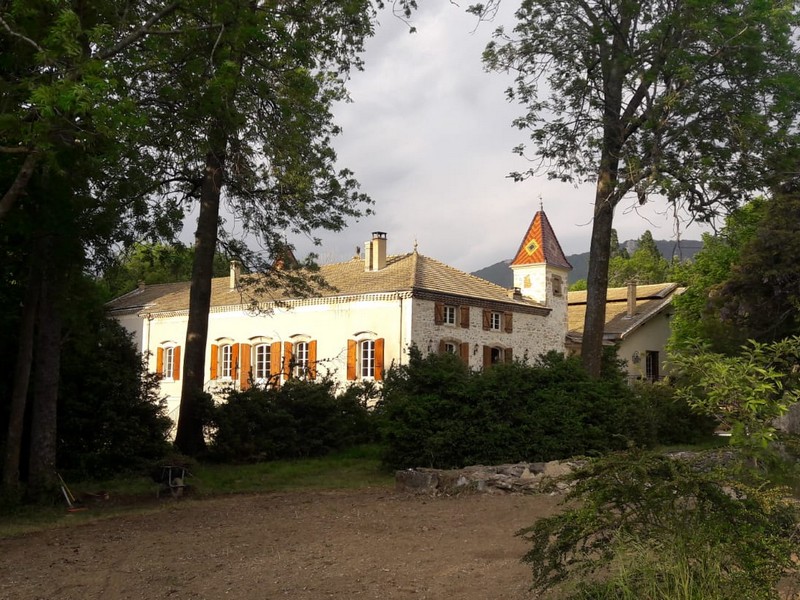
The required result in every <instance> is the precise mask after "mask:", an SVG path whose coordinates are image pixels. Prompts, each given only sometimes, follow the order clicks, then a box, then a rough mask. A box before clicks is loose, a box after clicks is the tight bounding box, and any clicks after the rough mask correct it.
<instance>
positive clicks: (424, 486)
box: [394, 469, 439, 494]
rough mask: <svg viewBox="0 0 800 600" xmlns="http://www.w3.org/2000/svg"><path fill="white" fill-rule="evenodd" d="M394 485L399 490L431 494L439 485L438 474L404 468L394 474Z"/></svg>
mask: <svg viewBox="0 0 800 600" xmlns="http://www.w3.org/2000/svg"><path fill="white" fill-rule="evenodd" d="M394 480H395V487H396V488H397V489H398V490H399V491H404V492H414V493H416V494H431V493H433V492H435V491H436V488H437V487H438V486H439V476H438V475H437V474H436V472H434V471H415V470H414V469H406V470H404V471H396V472H395V474H394Z"/></svg>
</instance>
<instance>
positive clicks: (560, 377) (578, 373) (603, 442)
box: [378, 348, 654, 468]
mask: <svg viewBox="0 0 800 600" xmlns="http://www.w3.org/2000/svg"><path fill="white" fill-rule="evenodd" d="M605 373H606V374H605V375H604V377H603V378H601V379H600V380H598V381H594V380H592V379H591V378H590V377H589V376H588V375H587V374H586V372H585V371H584V369H583V367H582V366H581V364H580V360H579V359H578V358H577V357H572V358H565V357H564V356H562V355H560V354H558V353H550V354H548V355H546V356H543V357H541V358H540V359H539V360H538V361H537V362H536V364H534V365H532V366H531V365H528V364H525V363H522V362H514V363H507V364H498V365H494V366H492V368H490V369H486V370H484V371H480V372H474V373H473V372H470V371H469V369H468V368H467V367H466V366H465V365H464V364H463V363H462V362H461V361H460V360H459V359H458V358H457V357H455V356H453V355H448V354H429V355H427V356H425V357H424V358H423V357H422V354H421V352H420V351H419V350H418V349H416V348H412V350H411V353H410V359H409V363H408V364H407V365H404V366H402V367H399V368H393V369H391V370H390V371H389V373H388V375H387V378H386V381H385V386H384V397H383V399H382V400H381V401H380V402H379V404H378V414H379V416H380V424H381V431H382V434H383V440H384V442H385V443H386V447H387V450H386V455H385V457H384V462H385V463H386V465H387V466H389V467H391V468H405V467H416V466H428V467H438V468H454V467H460V466H464V465H467V464H476V463H484V464H486V463H499V462H511V461H520V460H529V461H530V460H540V461H545V460H553V459H559V458H565V457H568V456H573V455H576V454H587V453H594V452H604V451H608V450H613V449H621V448H625V447H626V446H627V445H628V444H629V443H631V442H633V443H637V444H651V443H653V441H654V436H652V435H651V434H650V431H651V429H652V427H651V426H650V425H649V424H648V422H647V418H648V411H647V407H646V406H645V405H644V403H643V402H642V401H641V400H640V399H639V398H638V397H636V396H635V395H634V394H633V393H632V392H631V390H630V388H628V386H627V385H626V384H625V382H624V378H623V376H622V374H621V372H620V371H619V369H618V368H617V366H616V365H614V364H611V363H609V364H607V368H606V370H605Z"/></svg>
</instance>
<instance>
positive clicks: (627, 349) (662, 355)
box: [617, 308, 672, 379]
mask: <svg viewBox="0 0 800 600" xmlns="http://www.w3.org/2000/svg"><path fill="white" fill-rule="evenodd" d="M671 314H672V311H671V310H670V309H669V308H667V309H666V310H663V311H661V312H660V313H659V314H657V315H655V316H654V317H653V318H652V319H650V320H649V321H648V322H647V323H645V324H644V325H642V326H641V327H639V328H638V329H637V330H635V331H634V332H633V333H631V334H629V335H628V336H626V337H625V339H624V340H623V341H622V342H621V343H620V344H619V348H618V349H617V356H619V358H620V359H622V360H624V361H626V364H627V369H628V376H629V377H630V378H631V379H645V378H646V362H645V353H646V351H648V350H651V351H653V350H655V351H657V352H658V353H659V360H660V365H659V369H660V374H661V376H662V377H664V376H666V375H668V374H669V366H668V365H667V364H666V362H665V361H666V359H667V350H666V347H667V341H668V340H669V336H670V326H669V323H670V321H669V315H671ZM634 352H638V353H639V362H638V363H637V362H634V360H633V355H634Z"/></svg>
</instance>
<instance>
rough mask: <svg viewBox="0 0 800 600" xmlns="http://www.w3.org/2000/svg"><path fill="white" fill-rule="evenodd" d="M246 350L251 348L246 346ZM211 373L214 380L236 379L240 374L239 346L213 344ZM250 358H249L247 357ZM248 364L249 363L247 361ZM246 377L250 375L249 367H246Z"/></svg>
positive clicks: (227, 343) (226, 343) (228, 343)
mask: <svg viewBox="0 0 800 600" xmlns="http://www.w3.org/2000/svg"><path fill="white" fill-rule="evenodd" d="M245 348H249V347H248V346H247V345H246V344H245ZM210 358H211V372H210V373H209V376H210V378H211V379H212V380H213V379H227V380H231V379H236V378H237V377H238V374H239V344H232V343H230V342H223V343H221V344H219V345H217V344H211V357H210ZM247 358H249V356H248V357H247ZM245 362H247V361H245ZM245 369H246V371H245V375H248V374H249V373H248V371H249V369H250V366H249V365H245Z"/></svg>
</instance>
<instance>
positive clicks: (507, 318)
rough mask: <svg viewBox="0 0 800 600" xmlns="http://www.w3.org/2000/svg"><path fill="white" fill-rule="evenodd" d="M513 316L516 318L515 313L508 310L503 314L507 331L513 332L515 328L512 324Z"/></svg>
mask: <svg viewBox="0 0 800 600" xmlns="http://www.w3.org/2000/svg"><path fill="white" fill-rule="evenodd" d="M513 318H514V314H513V313H510V312H507V313H504V314H503V320H504V321H505V329H506V333H511V332H512V331H513V330H514V327H513V325H512V320H513Z"/></svg>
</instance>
